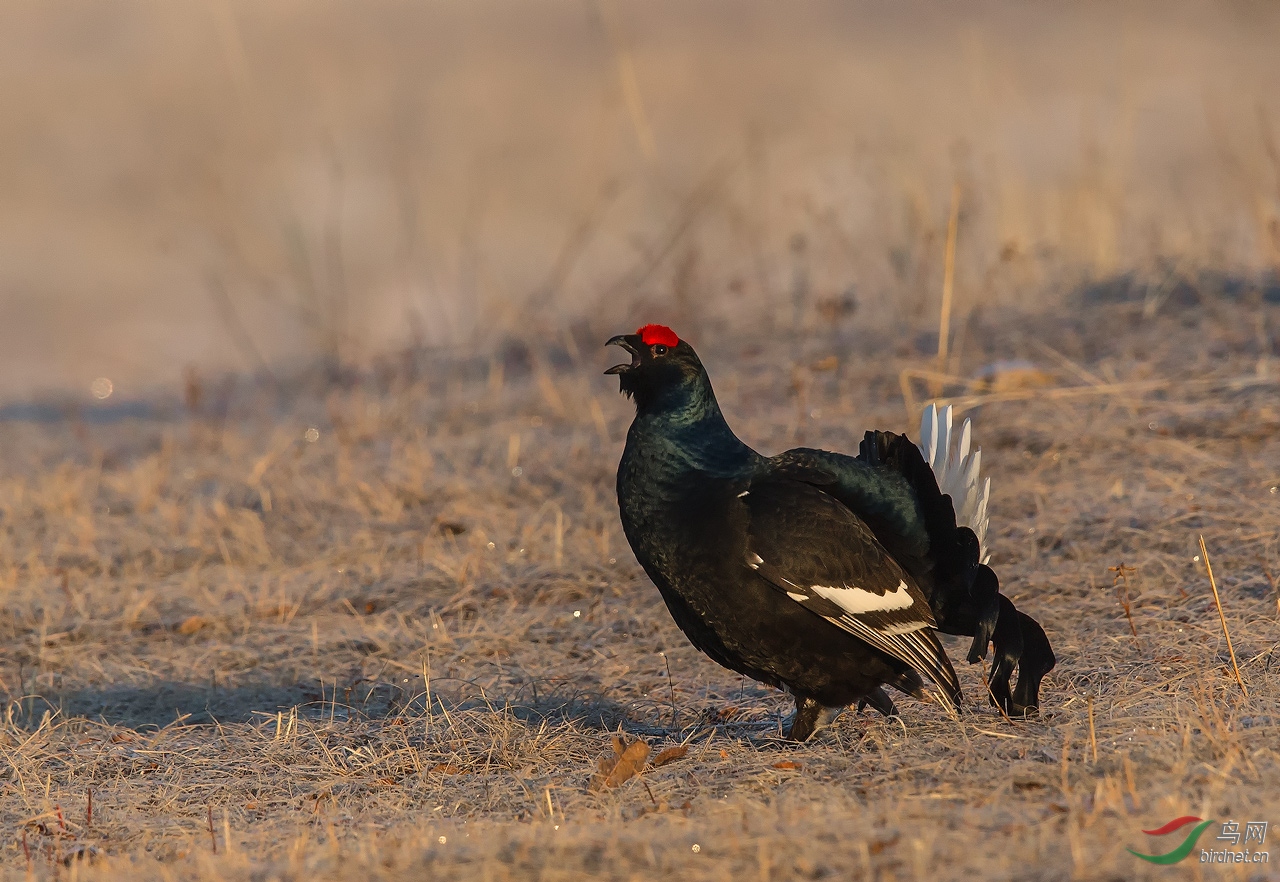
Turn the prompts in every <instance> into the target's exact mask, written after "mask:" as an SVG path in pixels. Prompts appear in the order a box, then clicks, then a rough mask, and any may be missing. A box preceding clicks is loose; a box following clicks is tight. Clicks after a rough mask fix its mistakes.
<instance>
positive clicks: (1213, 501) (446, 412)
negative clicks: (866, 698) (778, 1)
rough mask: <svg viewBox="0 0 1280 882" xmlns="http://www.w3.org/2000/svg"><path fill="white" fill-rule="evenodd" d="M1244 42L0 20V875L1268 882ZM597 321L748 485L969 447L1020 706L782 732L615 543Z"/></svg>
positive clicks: (1274, 73)
mask: <svg viewBox="0 0 1280 882" xmlns="http://www.w3.org/2000/svg"><path fill="white" fill-rule="evenodd" d="M784 9H785V10H786V11H785V12H784V11H783V10H784ZM1277 28H1280V16H1278V14H1277V11H1276V9H1275V8H1273V7H1271V6H1269V5H1265V4H1252V3H1246V2H1239V3H1232V4H1223V5H1220V6H1219V7H1216V8H1213V9H1210V8H1209V7H1207V6H1204V7H1202V6H1198V5H1194V4H1192V5H1178V4H1167V3H1159V4H1151V5H1146V4H1141V3H1133V4H1126V5H1125V6H1124V7H1123V8H1117V7H1114V6H1111V5H1107V6H1093V5H1089V4H1078V5H1072V6H1071V7H1070V8H1064V9H1062V10H1060V11H1058V12H1056V13H1054V14H1052V15H1051V14H1049V13H1048V12H1047V11H1046V10H1045V9H1040V10H1039V11H1038V12H1036V11H1032V10H1031V9H1030V7H1026V6H1022V5H1001V4H989V5H979V4H953V5H948V7H947V8H946V9H945V10H942V11H938V10H931V9H926V8H925V7H924V6H916V5H912V4H907V5H893V6H890V5H884V4H869V3H854V4H834V3H833V4H821V3H815V4H809V5H805V6H804V7H803V8H801V9H799V11H797V10H796V9H795V8H792V7H791V6H790V5H788V6H786V7H784V6H778V7H767V6H755V5H748V6H742V7H738V6H733V7H730V6H728V5H725V6H720V5H714V4H711V5H703V6H700V7H696V8H694V7H688V6H684V5H668V6H663V5H661V4H657V5H655V4H646V5H644V6H640V5H631V4H621V3H619V4H616V5H615V4H612V3H607V2H597V3H592V4H587V5H582V4H567V3H565V4H545V5H543V6H542V7H541V9H539V8H538V7H536V6H526V5H521V6H516V5H514V4H510V3H507V2H492V3H485V4H478V5H467V6H463V5H430V4H407V3H400V2H393V0H384V2H380V3H374V4H361V5H356V4H349V3H343V2H331V3H325V4H316V5H314V6H309V7H307V8H303V7H301V6H300V5H298V4H292V3H289V2H286V0H272V2H268V3H247V2H238V0H211V2H210V3H208V4H190V5H186V4H175V5H170V6H154V5H146V4H142V3H139V2H134V0H120V2H118V3H113V4H106V5H99V6H93V5H89V4H84V3H82V2H75V0H60V2H56V3H44V2H41V3H35V2H30V3H28V2H18V3H13V4H8V5H6V6H5V8H4V9H3V10H2V11H0V188H2V192H3V194H4V199H3V200H0V258H2V259H0V450H3V451H4V456H3V457H2V458H0V700H2V701H3V705H2V706H0V708H2V710H0V878H13V879H25V878H31V877H34V878H40V879H49V878H65V879H72V878H75V879H86V880H87V879H107V878H124V879H139V880H147V879H157V880H160V879H164V880H168V879H197V880H210V882H212V880H264V882H265V880H269V879H280V880H308V882H310V880H317V882H318V880H328V879H334V880H336V879H374V880H392V879H419V878H433V879H434V878H446V879H447V878H467V879H471V878H476V879H484V880H508V879H510V880H523V879H543V880H558V879H575V878H583V877H592V878H606V879H618V880H630V879H652V878H679V879H683V880H690V882H697V880H704V879H705V880H720V879H749V880H761V882H768V880H786V879H828V878H829V879H866V880H873V879H876V880H910V879H929V880H934V879H950V878H957V879H959V878H983V879H992V880H1000V879H1027V880H1033V879H1116V880H1127V879H1166V878H1190V879H1217V878H1222V879H1234V880H1245V879H1249V880H1252V879H1280V839H1277V837H1280V829H1277V827H1278V826H1280V788H1277V786H1276V782H1277V781H1280V685H1277V684H1278V682H1280V589H1278V588H1277V580H1278V579H1280V282H1278V281H1277V276H1276V270H1277V265H1280V152H1278V151H1277V147H1276V144H1277V139H1280V105H1277V104H1276V97H1275V96H1277V95H1280V66H1277V65H1276V63H1275V58H1274V55H1275V52H1274V42H1275V41H1274V37H1273V35H1274V34H1275V33H1277V32H1278V31H1277ZM953 209H954V211H955V215H954V217H955V220H954V223H953V222H952V221H951V217H952V211H953ZM949 227H950V228H951V229H953V230H954V231H955V233H956V235H955V239H954V244H955V259H954V275H953V276H952V287H953V290H954V309H953V310H952V317H951V321H950V333H949V335H948V337H947V340H948V345H949V348H948V354H947V357H946V358H945V359H944V360H943V362H942V364H941V365H939V362H938V358H937V352H938V337H939V330H938V328H939V324H938V315H939V306H940V302H939V301H940V292H941V290H942V288H943V287H944V276H945V275H946V271H945V264H946V260H945V257H944V255H945V253H946V244H947V241H948V238H949V237H948V229H949ZM640 319H644V320H657V321H667V322H669V323H670V324H672V325H673V326H674V327H675V329H676V330H677V331H678V332H680V333H681V334H682V335H684V336H686V337H688V338H689V339H690V340H691V341H692V342H693V343H694V345H695V346H696V347H697V348H698V350H699V352H700V354H701V355H702V357H703V360H704V362H705V363H706V364H707V366H708V368H709V370H710V371H711V375H712V378H713V380H714V381H715V384H716V388H717V391H718V393H719V396H720V399H721V403H722V405H723V407H724V409H725V411H726V414H727V416H728V418H729V421H730V423H731V425H733V427H734V428H735V429H736V430H737V431H738V433H739V434H740V435H741V436H742V437H743V438H744V439H745V440H747V441H748V442H750V443H751V444H753V445H754V446H755V447H757V448H758V449H760V450H762V451H764V452H770V453H772V452H777V451H779V450H781V449H784V448H785V447H788V446H794V445H796V444H799V443H803V444H806V445H810V446H822V447H828V448H831V449H840V450H846V451H848V450H853V449H855V448H856V445H857V441H858V439H859V438H860V437H861V434H862V432H863V431H864V430H866V429H868V428H873V427H874V428H882V429H893V430H897V431H904V430H909V431H912V432H913V433H914V430H915V426H916V421H917V419H918V415H919V407H920V405H921V403H922V402H924V401H925V400H927V399H928V398H929V397H931V396H935V395H941V396H942V397H944V398H946V399H947V400H950V401H953V402H954V403H956V405H957V406H958V407H960V408H961V409H962V410H963V411H964V413H965V414H966V415H968V416H971V417H972V418H973V419H974V422H975V428H976V439H977V442H978V443H979V444H981V446H982V447H983V450H984V460H983V465H984V470H985V471H987V472H988V473H990V474H991V475H992V476H993V497H992V535H991V537H990V544H991V547H992V550H993V555H994V556H993V561H992V564H993V566H994V567H995V568H996V570H997V572H998V573H999V574H1000V576H1001V578H1002V582H1003V585H1004V590H1005V591H1006V593H1008V594H1009V595H1010V596H1011V597H1012V598H1013V599H1014V600H1015V601H1016V602H1017V604H1018V606H1019V608H1020V609H1024V610H1025V611H1027V612H1028V613H1030V614H1032V615H1033V616H1035V617H1036V618H1037V619H1038V620H1040V621H1041V622H1042V623H1043V624H1044V626H1045V629H1046V631H1047V632H1048V634H1049V636H1050V638H1051V640H1052V641H1053V644H1054V649H1055V651H1056V652H1057V655H1058V659H1059V661H1058V667H1057V668H1056V669H1055V670H1054V671H1053V673H1052V674H1050V675H1049V677H1048V678H1047V679H1046V681H1045V685H1044V689H1043V693H1042V696H1043V698H1042V701H1043V703H1042V713H1041V715H1040V716H1039V717H1038V718H1034V719H1031V720H1017V721H1013V720H1007V719H1004V718H1002V717H1001V715H1000V714H999V713H998V712H997V711H995V710H994V709H992V708H990V707H989V706H987V704H986V702H985V701H984V700H983V695H984V685H983V674H982V670H981V669H980V668H978V667H970V666H967V665H964V664H963V663H962V662H963V654H964V651H965V649H966V648H967V641H959V640H952V639H951V638H946V640H947V645H948V648H949V649H950V650H951V652H952V657H953V659H954V660H956V661H957V662H961V664H960V668H961V670H960V671H959V673H960V675H961V678H962V683H963V685H964V688H965V690H966V696H967V698H968V700H969V704H970V708H969V710H968V711H967V712H966V713H965V714H963V715H962V716H961V717H960V719H959V720H958V721H957V720H952V719H949V718H948V717H947V716H946V715H944V714H943V713H942V712H941V711H940V710H939V708H938V707H937V706H936V705H933V704H925V703H920V702H916V701H913V700H909V699H905V698H904V699H903V700H902V701H900V702H899V708H900V710H901V716H900V717H899V718H897V719H892V720H889V719H885V718H882V717H879V716H878V715H875V714H874V713H872V712H869V711H868V712H866V713H862V714H859V713H855V712H854V711H852V710H850V711H849V712H847V713H846V714H844V715H843V716H842V717H841V718H840V719H839V720H838V722H837V724H836V725H835V726H834V727H833V728H832V729H830V730H829V731H826V732H824V733H823V734H822V735H821V736H820V737H818V738H817V739H815V740H814V741H812V742H810V743H807V744H804V745H794V744H790V743H788V742H785V741H782V740H781V739H780V738H779V729H780V721H781V717H782V715H784V714H785V713H787V712H789V710H790V703H789V699H787V698H786V696H784V695H782V694H781V693H778V692H774V691H772V690H769V689H765V688H762V687H759V686H758V685H756V684H754V683H751V682H744V681H743V680H742V679H741V678H739V677H737V676H736V675H732V674H730V673H729V672H727V671H725V670H723V669H721V668H719V667H717V666H716V665H714V664H713V663H712V662H710V661H708V660H707V659H705V658H704V657H702V656H701V655H700V654H698V653H697V652H696V651H694V650H693V649H692V648H691V647H690V646H689V645H688V643H687V642H686V641H685V639H684V638H683V636H682V635H681V634H680V633H679V632H678V630H677V629H676V628H675V626H674V624H673V623H672V621H671V619H670V617H669V615H668V614H667V612H666V609H665V608H664V607H663V605H662V603H661V600H660V598H659V597H658V594H657V591H656V589H654V588H653V587H652V585H650V584H649V582H648V581H647V579H646V578H645V577H644V575H643V573H642V572H641V571H640V570H639V568H638V566H637V565H636V563H635V561H634V559H633V557H632V556H631V553H630V550H629V549H628V548H627V546H626V543H625V540H624V539H623V537H622V534H621V529H620V526H619V524H618V517H617V510H616V503H615V500H614V493H613V475H614V468H615V466H616V463H617V459H618V456H619V454H620V451H621V447H622V441H623V437H624V434H625V431H626V427H627V425H628V423H629V420H630V417H631V405H630V404H629V403H628V402H627V401H625V400H624V399H622V398H620V397H618V396H617V394H616V381H614V379H613V378H606V377H603V376H601V375H600V374H601V371H602V370H603V369H604V368H605V367H607V366H608V365H609V364H610V363H611V362H610V360H609V358H610V356H609V355H608V354H605V353H604V352H603V350H602V349H601V348H600V346H601V344H602V343H603V341H604V339H606V338H607V337H609V336H611V335H612V334H614V333H617V332H619V331H628V330H630V329H631V328H634V327H635V325H636V324H637V323H638V321H639V320H640ZM939 367H941V370H942V375H941V376H939V377H937V378H936V382H938V383H940V386H939V387H936V388H932V387H931V383H933V382H935V378H933V377H932V376H931V375H929V374H928V372H930V371H936V370H937V369H938V368H939ZM106 380H110V381H111V382H110V383H109V384H106V385H104V383H105V381H106ZM91 384H94V385H92V386H91ZM91 388H92V389H93V390H95V391H94V394H93V395H91V394H90V389H91ZM95 395H96V396H98V397H94V396H95ZM104 395H105V397H103V398H102V400H99V397H102V396H104ZM1201 536H1203V538H1204V542H1205V544H1206V547H1207V549H1208V551H1209V554H1210V556H1211V560H1212V564H1213V572H1214V576H1215V579H1216V587H1217V590H1218V593H1219V596H1220V600H1221V607H1220V608H1221V617H1220V614H1219V606H1218V604H1216V603H1215V600H1214V594H1213V590H1212V588H1211V585H1210V581H1209V577H1208V575H1207V573H1206V569H1205V565H1204V564H1205V561H1204V560H1203V559H1202V556H1201V551H1200V546H1199V538H1200V537H1201ZM1224 623H1225V631H1224ZM1226 632H1229V634H1230V639H1231V650H1229V649H1228V644H1227V639H1226V636H1225V633H1226ZM1232 651H1233V652H1234V661H1233V658H1232ZM1237 665H1238V669H1239V680H1237V674H1236V672H1235V667H1236V666H1237ZM1246 690H1247V693H1246ZM615 739H620V741H621V743H620V745H619V746H620V747H623V748H624V749H626V750H627V751H628V753H627V754H626V756H627V757H633V758H634V757H637V756H639V755H641V754H643V750H644V747H642V746H636V745H638V744H639V743H640V742H643V745H644V746H647V748H648V749H649V751H650V753H649V754H648V756H647V761H646V762H642V763H638V764H636V766H635V768H634V769H630V770H620V769H614V771H613V773H612V777H610V776H609V775H608V774H607V772H606V771H605V770H607V769H608V767H609V765H610V763H611V761H612V758H614V756H615V748H614V745H615ZM602 760H604V761H605V770H602V769H601V766H600V763H601V761H602ZM627 771H634V772H636V774H633V775H628V774H627ZM1181 815H1197V816H1200V817H1202V818H1206V819H1209V818H1212V819H1216V820H1219V821H1226V820H1230V819H1234V820H1236V821H1238V822H1240V824H1241V828H1242V829H1243V826H1244V824H1245V822H1248V821H1266V822H1269V823H1270V824H1271V829H1270V832H1269V833H1268V835H1267V840H1268V841H1267V843H1266V846H1265V847H1268V848H1269V849H1270V852H1271V857H1272V861H1271V863H1269V864H1264V865H1250V866H1244V865H1235V866H1220V865H1219V866H1202V865H1201V864H1200V863H1199V862H1198V860H1197V858H1196V854H1195V853H1193V855H1192V856H1191V857H1190V858H1188V859H1187V861H1186V862H1185V863H1182V864H1178V865H1175V866H1168V867H1165V866H1154V865H1151V864H1147V863H1143V862H1141V861H1139V860H1138V859H1137V858H1135V857H1133V855H1131V854H1129V853H1128V852H1127V851H1126V848H1127V847H1133V848H1135V849H1137V850H1139V851H1145V852H1155V851H1163V850H1167V849H1169V848H1172V847H1173V846H1174V845H1176V844H1177V843H1176V841H1175V840H1177V839H1179V835H1178V834H1173V835H1171V836H1168V837H1165V838H1164V839H1155V838H1151V837H1147V836H1145V835H1144V834H1143V833H1142V832H1141V831H1142V830H1144V829H1151V828H1153V827H1156V826H1159V825H1161V824H1163V823H1165V822H1166V821H1168V820H1170V819H1171V818H1174V817H1177V816H1181ZM1216 832H1217V830H1216V829H1215V828H1211V829H1210V832H1209V833H1206V834H1204V836H1203V837H1202V839H1201V843H1200V844H1201V845H1202V846H1205V847H1209V846H1212V847H1219V848H1220V847H1222V843H1217V842H1214V834H1215V833H1216Z"/></svg>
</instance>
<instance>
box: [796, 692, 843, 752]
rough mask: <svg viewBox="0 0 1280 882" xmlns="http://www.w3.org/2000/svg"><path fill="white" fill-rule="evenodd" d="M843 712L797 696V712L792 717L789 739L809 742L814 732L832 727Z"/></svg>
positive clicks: (811, 699)
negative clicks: (833, 721) (832, 723)
mask: <svg viewBox="0 0 1280 882" xmlns="http://www.w3.org/2000/svg"><path fill="white" fill-rule="evenodd" d="M843 710H844V708H842V707H826V706H824V705H823V704H822V703H821V702H820V701H818V700H817V699H814V698H809V697H807V696H806V697H803V698H802V697H800V696H796V712H795V714H793V715H792V718H791V728H790V729H788V730H787V738H789V739H791V740H792V741H808V740H809V739H810V738H812V737H813V733H814V732H817V731H818V730H819V729H822V728H824V727H826V726H829V725H831V721H832V720H834V719H835V718H836V717H838V716H840V712H841V711H843Z"/></svg>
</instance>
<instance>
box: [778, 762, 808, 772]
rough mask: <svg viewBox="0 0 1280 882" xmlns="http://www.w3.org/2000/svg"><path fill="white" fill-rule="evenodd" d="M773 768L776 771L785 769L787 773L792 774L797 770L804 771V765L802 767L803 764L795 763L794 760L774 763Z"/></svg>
mask: <svg viewBox="0 0 1280 882" xmlns="http://www.w3.org/2000/svg"><path fill="white" fill-rule="evenodd" d="M773 767H774V768H775V769H783V770H785V771H789V772H790V771H795V770H796V769H803V768H804V765H802V764H801V763H797V762H794V761H792V760H782V761H781V762H777V763H774V764H773Z"/></svg>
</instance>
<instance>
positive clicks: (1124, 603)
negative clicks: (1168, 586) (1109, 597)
mask: <svg viewBox="0 0 1280 882" xmlns="http://www.w3.org/2000/svg"><path fill="white" fill-rule="evenodd" d="M1107 572H1109V573H1114V574H1115V575H1114V576H1113V577H1112V579H1111V587H1112V588H1114V589H1116V597H1117V598H1119V600H1120V606H1121V607H1122V608H1123V609H1124V617H1125V619H1126V620H1128V622H1129V631H1130V633H1132V634H1133V639H1135V640H1137V639H1138V628H1137V627H1136V626H1135V625H1134V624H1133V612H1132V610H1131V609H1130V605H1131V601H1130V599H1129V574H1130V573H1135V572H1137V568H1136V567H1127V566H1125V565H1124V564H1117V565H1116V566H1114V567H1107ZM1090 701H1092V699H1090Z"/></svg>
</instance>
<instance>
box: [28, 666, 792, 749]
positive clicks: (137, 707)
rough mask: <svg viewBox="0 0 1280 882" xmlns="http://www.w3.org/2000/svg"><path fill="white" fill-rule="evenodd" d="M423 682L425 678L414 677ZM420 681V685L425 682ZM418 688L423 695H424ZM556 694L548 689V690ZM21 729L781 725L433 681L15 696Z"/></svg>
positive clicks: (740, 730)
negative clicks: (472, 723) (283, 724)
mask: <svg viewBox="0 0 1280 882" xmlns="http://www.w3.org/2000/svg"><path fill="white" fill-rule="evenodd" d="M412 679H413V680H417V678H412ZM418 682H419V683H420V681H418ZM415 687H416V688H415ZM548 687H549V688H548ZM8 705H9V707H10V708H11V709H12V711H13V716H14V720H15V722H18V723H19V724H23V725H28V726H36V725H38V724H39V723H40V721H41V720H42V719H43V718H44V717H45V715H46V714H48V715H50V717H52V718H54V719H59V718H60V719H63V720H87V721H92V722H96V723H102V724H105V725H109V726H123V727H127V728H130V729H149V728H164V727H165V726H169V725H173V724H174V723H181V724H182V725H186V726H198V725H214V724H222V725H227V724H245V723H252V722H255V721H258V722H260V721H262V720H263V719H264V718H272V719H274V718H275V717H276V715H277V714H279V713H284V714H288V713H290V712H291V711H293V710H294V709H295V708H296V709H297V713H298V715H299V716H300V717H302V718H308V719H312V720H316V721H331V722H346V721H352V720H358V721H363V722H371V723H377V722H378V721H381V720H388V719H393V718H403V717H421V716H424V715H426V714H428V713H430V714H431V715H433V716H437V715H439V716H444V715H445V714H464V715H466V716H467V717H469V718H471V719H473V720H476V721H479V722H483V721H484V719H485V718H486V717H487V716H489V715H492V717H493V718H495V719H496V718H499V717H503V718H506V719H508V720H510V719H514V720H517V721H519V722H520V723H521V724H523V725H525V726H528V727H535V728H536V727H538V726H542V725H550V726H566V727H571V728H578V729H585V730H589V731H597V732H601V733H614V732H619V731H621V732H624V733H628V734H631V735H635V736H639V737H646V738H670V739H677V740H687V739H690V738H700V737H705V736H707V735H709V734H712V733H715V732H719V733H722V734H726V735H731V736H736V737H741V738H746V739H748V740H751V741H752V742H753V743H759V744H761V745H763V744H768V743H772V742H773V741H775V740H777V736H778V735H779V725H778V721H777V720H776V719H772V720H758V721H742V722H737V721H732V720H729V721H726V720H720V719H717V718H716V717H715V715H714V713H713V712H712V710H711V709H710V708H707V709H703V710H698V709H686V708H682V709H680V711H679V713H674V712H673V710H672V708H671V707H669V706H665V705H659V704H656V703H648V702H635V701H630V702H623V701H618V700H615V699H613V698H611V697H609V696H607V695H604V694H601V693H598V692H593V691H585V690H582V689H575V688H573V687H572V686H571V685H570V684H566V683H557V684H542V686H541V688H540V687H538V686H534V685H533V684H530V685H529V686H525V687H523V688H516V689H514V690H512V691H511V693H510V694H507V695H499V694H494V693H490V692H487V691H485V690H483V689H480V688H478V687H476V686H474V685H473V684H469V683H467V682H466V681H454V680H442V681H440V682H437V681H435V680H434V678H433V680H432V683H431V690H430V692H428V691H427V690H424V689H421V688H420V687H419V686H418V684H417V683H414V682H411V681H406V682H404V683H387V682H372V683H370V682H363V683H357V684H355V685H353V686H343V685H342V684H339V686H338V687H337V689H336V690H334V688H333V686H332V685H331V684H325V686H324V687H323V689H322V688H321V687H319V686H318V685H317V684H315V683H309V684H302V683H293V684H289V683H271V682H244V683H240V684H237V685H234V686H219V685H217V684H211V683H190V682H181V681H174V680H155V681H151V682H148V683H143V684H127V685H125V684H122V685H107V686H100V687H87V688H81V689H72V690H65V691H62V690H52V691H45V692H44V693H42V694H31V695H27V696H24V697H21V698H10V700H9V701H8Z"/></svg>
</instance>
